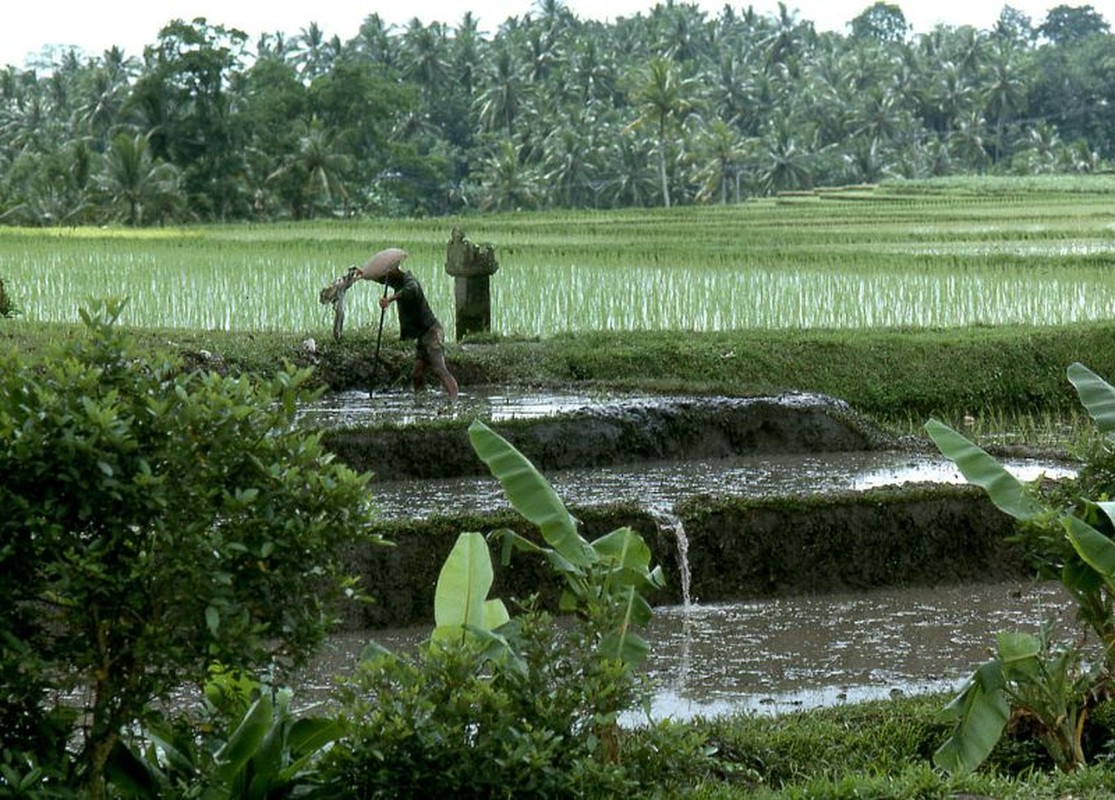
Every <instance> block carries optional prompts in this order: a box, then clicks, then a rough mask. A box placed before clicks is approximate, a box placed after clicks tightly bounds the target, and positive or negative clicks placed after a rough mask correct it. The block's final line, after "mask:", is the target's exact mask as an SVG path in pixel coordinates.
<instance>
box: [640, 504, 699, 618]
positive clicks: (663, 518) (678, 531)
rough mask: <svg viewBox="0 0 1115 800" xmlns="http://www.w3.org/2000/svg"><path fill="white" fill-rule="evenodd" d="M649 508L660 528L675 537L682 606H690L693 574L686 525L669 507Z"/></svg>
mask: <svg viewBox="0 0 1115 800" xmlns="http://www.w3.org/2000/svg"><path fill="white" fill-rule="evenodd" d="M647 510H648V511H649V512H650V515H651V516H652V517H654V521H655V522H656V523H657V524H658V529H659V530H660V531H663V532H665V533H669V534H671V535H672V536H673V537H674V543H675V545H676V546H677V553H678V575H679V576H680V580H681V605H682V608H689V606H690V604H691V602H692V598H691V597H690V594H689V586H690V582H691V580H692V575H691V573H690V571H689V537H688V536H686V535H685V526H684V525H683V524H682V522H681V517H679V516H678V515H677V514H675V513H674V512H673V511H671V510H670V509H669V508H664V507H662V506H653V507H651V508H649V509H647Z"/></svg>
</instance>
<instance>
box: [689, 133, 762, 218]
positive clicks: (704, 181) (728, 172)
mask: <svg viewBox="0 0 1115 800" xmlns="http://www.w3.org/2000/svg"><path fill="white" fill-rule="evenodd" d="M749 151H750V143H749V142H748V141H747V140H746V139H744V137H743V136H742V135H741V134H740V132H739V130H737V129H736V128H735V127H734V126H732V125H729V124H728V123H727V122H726V121H724V120H722V119H714V120H712V122H709V123H705V122H704V121H703V120H702V121H701V124H700V125H699V126H698V130H697V134H696V136H695V153H694V156H695V158H697V159H699V160H700V162H701V165H700V167H699V168H698V170H697V172H696V175H695V177H696V178H697V179H698V180H699V181H700V187H701V188H700V190H699V191H698V194H697V199H698V200H702V201H707V200H710V199H712V198H719V202H720V203H721V204H725V203H727V202H728V198H729V193H730V194H731V197H732V199H733V200H734V201H735V202H739V200H740V183H739V178H740V175H741V171H742V164H743V161H744V160H745V159H746V157H747V155H748V153H749Z"/></svg>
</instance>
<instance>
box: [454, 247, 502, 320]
mask: <svg viewBox="0 0 1115 800" xmlns="http://www.w3.org/2000/svg"><path fill="white" fill-rule="evenodd" d="M498 269H499V263H498V262H497V261H496V252H495V248H493V247H492V246H491V245H490V244H486V245H483V246H477V245H475V244H472V242H470V241H469V240H468V239H466V238H465V234H464V232H463V231H462V230H461V229H460V228H454V229H453V234H452V236H451V237H450V239H449V243H448V244H447V245H446V247H445V271H446V272H448V273H449V274H450V275H452V276H453V278H454V281H455V284H454V286H453V296H454V298H455V300H456V306H457V340H458V341H460V339H461V338H462V337H463V336H465V335H466V334H469V333H487V332H488V331H490V330H491V329H492V301H491V294H490V291H489V288H488V276H490V275H492V274H494V273H495V271H496V270H498Z"/></svg>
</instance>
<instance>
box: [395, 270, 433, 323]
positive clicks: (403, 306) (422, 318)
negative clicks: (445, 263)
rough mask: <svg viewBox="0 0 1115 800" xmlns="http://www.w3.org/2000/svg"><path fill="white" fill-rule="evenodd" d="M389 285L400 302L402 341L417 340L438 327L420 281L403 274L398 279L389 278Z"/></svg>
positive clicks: (397, 303) (396, 302)
mask: <svg viewBox="0 0 1115 800" xmlns="http://www.w3.org/2000/svg"><path fill="white" fill-rule="evenodd" d="M387 285H388V286H390V287H391V288H392V289H393V290H394V291H395V294H396V296H398V298H399V299H398V300H396V301H395V305H396V306H397V307H398V309H399V337H400V338H402V339H417V338H419V337H420V336H421V335H422V334H424V333H425V332H426V331H428V330H429V329H430V328H431V326H433V325H437V324H438V321H437V317H435V316H434V312H433V310H432V309H431V308H430V304H429V303H427V302H426V295H425V294H424V293H423V292H422V285H421V284H420V283H418V279H417V278H415V277H414V276H413V275H411V274H410V273H409V272H403V273H402V274H401V275H400V276H399V277H398V278H395V279H394V280H392V279H391V278H388V280H387Z"/></svg>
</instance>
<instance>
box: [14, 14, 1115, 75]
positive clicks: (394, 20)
mask: <svg viewBox="0 0 1115 800" xmlns="http://www.w3.org/2000/svg"><path fill="white" fill-rule="evenodd" d="M677 1H678V2H690V1H691V0H677ZM17 2H18V5H17V6H16V8H17V9H18V10H16V9H12V11H11V13H10V14H8V15H5V24H4V25H3V26H2V27H0V64H3V65H9V64H10V65H15V66H24V65H25V64H26V63H27V59H28V58H29V57H32V58H33V57H34V56H36V55H38V54H39V53H40V52H41V51H42V49H43V47H44V46H48V45H62V46H66V47H69V46H76V47H78V48H79V49H80V50H82V51H83V52H85V53H87V54H89V55H100V54H101V53H102V52H103V51H104V50H106V49H107V48H108V47H111V46H112V45H118V46H120V47H122V48H123V49H124V52H125V55H129V56H141V55H142V54H143V48H144V46H145V45H149V44H154V43H155V42H156V41H157V39H158V34H159V29H160V28H162V27H163V26H164V25H165V24H166V23H167V22H169V21H171V20H173V19H185V20H192V19H194V18H196V17H205V18H206V19H207V20H208V21H209V23H210V24H213V25H218V24H219V25H224V26H225V27H229V28H239V29H241V30H243V31H245V32H246V33H247V34H248V36H249V42H250V43H251V44H253V45H254V44H255V41H256V40H257V39H258V37H259V35H260V34H262V33H274V32H282V33H283V34H285V35H286V36H288V37H290V36H293V35H297V34H298V33H299V32H300V31H302V30H303V29H305V28H307V27H309V25H310V23H311V22H316V23H317V25H318V27H319V28H321V29H322V30H323V31H324V33H325V35H326V38H332V37H333V36H335V35H336V36H340V37H341V39H342V40H348V39H351V38H352V37H354V36H355V35H356V33H357V31H358V30H359V28H360V23H361V22H362V21H363V20H364V18H365V17H367V16H368V15H369V14H379V15H380V17H381V18H382V19H383V20H384V21H385V22H387V23H388V24H392V25H400V26H404V25H406V24H407V23H408V22H409V21H410V20H411V19H413V18H415V17H417V18H418V19H420V20H422V21H423V22H424V23H430V22H444V23H446V24H448V25H450V26H451V27H452V26H454V25H455V24H456V23H457V22H459V21H460V19H461V17H462V15H463V14H464V13H465V12H466V11H472V13H473V15H474V16H475V17H476V18H477V19H478V20H479V22H480V30H481V31H482V32H485V33H488V34H491V33H494V32H495V31H496V29H497V28H498V27H499V25H500V24H501V23H502V22H504V21H505V20H506V19H507V18H508V17H512V16H523V15H525V14H527V13H530V12H531V11H536V10H537V8H538V6H537V4H536V3H535V2H534V0H405V1H404V2H398V1H396V2H386V0H313V2H309V3H299V2H281V1H280V2H276V0H99V1H98V0H17ZM656 2H657V0H565V5H566V7H567V8H569V10H570V11H572V12H573V13H574V14H575V15H576V16H578V17H579V18H581V19H599V20H602V21H609V20H614V19H616V18H617V17H623V16H633V15H635V14H637V13H643V14H646V13H648V12H649V11H650V10H651V9H652V8H653V7H654V6H655V4H656ZM889 2H892V3H895V4H896V5H898V6H899V8H901V9H902V13H903V14H904V15H905V17H906V21H907V22H909V23H910V24H911V25H912V27H913V30H914V33H925V32H927V31H930V30H932V29H933V28H934V27H935V26H936V25H937V24H940V23H944V24H948V25H973V26H975V27H977V28H980V29H988V28H991V27H992V26H993V25H994V24H995V21H996V20H997V19H998V18H999V13H1000V12H1001V11H1002V9H1003V6H1004V5H1010V6H1012V7H1013V8H1016V9H1018V10H1019V11H1021V12H1023V13H1024V14H1027V15H1029V16H1030V18H1031V20H1032V21H1033V23H1034V24H1035V25H1036V24H1040V23H1041V22H1042V21H1043V20H1044V19H1045V16H1046V13H1047V12H1048V10H1049V9H1050V8H1052V7H1055V6H1058V5H1069V6H1082V5H1091V6H1092V8H1094V9H1095V10H1096V11H1098V12H1099V13H1100V14H1102V15H1103V17H1104V19H1105V20H1107V22H1108V23H1110V24H1111V25H1112V26H1113V28H1115V0H1092V1H1091V2H1087V0H889ZM785 3H786V7H787V8H788V9H789V10H790V11H791V12H796V13H797V18H798V19H799V20H803V21H805V20H808V21H811V22H813V23H814V26H815V27H816V28H817V29H818V30H830V31H839V32H846V27H845V26H846V25H847V23H848V21H849V20H851V19H852V18H854V17H856V16H858V15H859V14H860V13H862V12H863V11H864V10H865V9H867V8H868V7H870V6H871V5H873V4H874V0H785ZM695 4H696V5H698V6H699V7H700V8H701V9H702V10H704V11H705V12H707V13H708V14H709V15H710V16H715V15H716V14H718V13H719V12H720V11H721V10H722V9H723V8H724V6H725V4H726V2H725V0H695ZM727 4H728V5H731V6H732V7H733V8H734V9H736V10H737V11H739V10H742V9H745V8H747V7H748V6H751V7H753V8H754V9H755V11H757V12H759V13H760V14H776V13H777V11H778V2H777V0H751V2H748V0H743V1H742V2H736V1H735V0H732V1H731V2H728V3H727Z"/></svg>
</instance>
